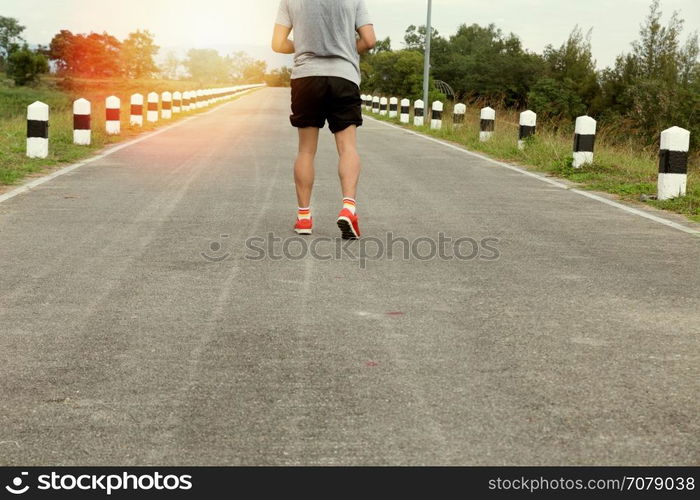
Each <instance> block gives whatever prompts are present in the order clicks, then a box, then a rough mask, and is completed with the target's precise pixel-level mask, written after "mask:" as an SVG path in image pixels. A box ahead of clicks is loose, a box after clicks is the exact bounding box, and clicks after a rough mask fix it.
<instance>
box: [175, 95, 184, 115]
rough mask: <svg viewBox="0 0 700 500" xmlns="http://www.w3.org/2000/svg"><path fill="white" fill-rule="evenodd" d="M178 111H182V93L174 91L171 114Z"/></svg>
mask: <svg viewBox="0 0 700 500" xmlns="http://www.w3.org/2000/svg"><path fill="white" fill-rule="evenodd" d="M180 111H182V93H180V92H178V91H175V92H173V113H179V112H180Z"/></svg>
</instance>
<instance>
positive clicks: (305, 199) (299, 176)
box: [294, 127, 319, 207]
mask: <svg viewBox="0 0 700 500" xmlns="http://www.w3.org/2000/svg"><path fill="white" fill-rule="evenodd" d="M298 130H299V153H298V154H297V160H296V162H295V163H294V183H295V184H296V188H297V202H298V203H299V206H300V207H308V206H310V205H311V191H312V189H313V187H314V158H315V157H316V148H317V147H318V132H319V129H317V128H314V127H306V128H300V129H298Z"/></svg>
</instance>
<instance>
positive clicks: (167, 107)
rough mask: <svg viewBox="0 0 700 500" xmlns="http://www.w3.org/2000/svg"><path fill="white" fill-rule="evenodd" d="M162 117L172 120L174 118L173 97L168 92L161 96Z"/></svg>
mask: <svg viewBox="0 0 700 500" xmlns="http://www.w3.org/2000/svg"><path fill="white" fill-rule="evenodd" d="M160 103H161V109H160V117H161V118H162V119H163V120H170V119H171V118H172V117H173V95H172V94H171V93H170V92H168V91H167V90H166V91H165V92H163V93H162V94H161V95H160Z"/></svg>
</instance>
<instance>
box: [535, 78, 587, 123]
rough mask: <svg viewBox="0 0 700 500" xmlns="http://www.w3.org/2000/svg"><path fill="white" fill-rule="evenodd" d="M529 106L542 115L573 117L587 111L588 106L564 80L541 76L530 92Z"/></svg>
mask: <svg viewBox="0 0 700 500" xmlns="http://www.w3.org/2000/svg"><path fill="white" fill-rule="evenodd" d="M528 106H529V107H530V108H531V109H536V110H537V113H538V114H539V115H541V116H565V117H567V118H571V117H573V116H579V115H582V114H583V113H585V111H586V106H585V105H584V104H583V101H581V98H580V97H579V95H578V94H576V92H574V91H573V90H572V89H571V88H569V87H567V86H566V85H564V84H563V83H562V82H560V81H558V80H555V79H553V78H549V77H543V78H540V79H539V80H538V81H537V83H536V84H535V85H534V86H533V87H532V89H531V90H530V92H529V94H528Z"/></svg>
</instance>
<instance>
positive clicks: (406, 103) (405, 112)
mask: <svg viewBox="0 0 700 500" xmlns="http://www.w3.org/2000/svg"><path fill="white" fill-rule="evenodd" d="M410 111H411V101H410V100H408V99H401V117H400V118H399V120H400V121H401V123H408V122H409V113H410Z"/></svg>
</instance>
